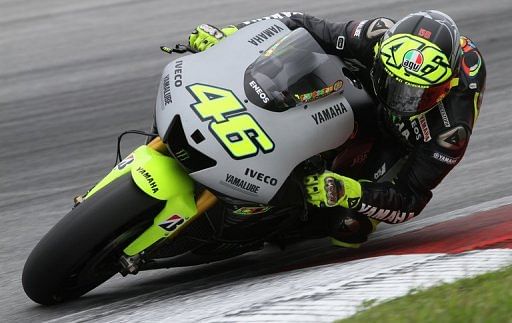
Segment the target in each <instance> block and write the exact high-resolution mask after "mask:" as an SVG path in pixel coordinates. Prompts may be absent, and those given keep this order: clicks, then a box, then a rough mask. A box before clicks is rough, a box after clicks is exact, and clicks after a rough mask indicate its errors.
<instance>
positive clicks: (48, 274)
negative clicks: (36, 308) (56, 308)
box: [22, 175, 164, 305]
mask: <svg viewBox="0 0 512 323" xmlns="http://www.w3.org/2000/svg"><path fill="white" fill-rule="evenodd" d="M163 206H164V202H163V201H160V200H156V199H154V198H152V197H150V196H148V195H147V194H145V193H144V192H142V191H141V190H139V189H138V188H137V186H136V185H135V183H134V182H133V181H132V179H131V176H129V175H126V176H123V177H122V178H120V179H118V180H116V181H114V182H113V183H111V184H110V185H108V186H107V187H105V188H103V189H102V190H100V191H98V192H97V193H96V194H94V195H93V196H91V197H90V198H88V199H86V200H85V201H84V202H82V203H81V204H80V205H78V206H77V207H76V208H74V209H73V210H71V212H69V213H68V214H67V215H66V216H65V217H64V218H63V219H62V220H60V221H59V222H58V223H57V224H56V225H55V226H54V227H53V228H52V229H51V230H50V231H49V232H48V233H47V234H46V235H45V236H44V237H43V239H42V240H41V241H40V242H39V243H38V244H37V246H36V247H35V248H34V250H33V251H32V253H31V254H30V256H29V257H28V259H27V262H26V263H25V267H24V269H23V276H22V283H23V288H24V290H25V293H26V294H27V295H28V296H29V297H30V298H31V299H32V300H33V301H35V302H37V303H40V304H43V305H51V304H55V303H59V302H63V301H66V300H70V299H73V298H77V297H79V296H81V295H83V294H85V293H87V292H88V291H90V290H92V289H94V288H95V287H97V286H99V285H100V284H102V283H103V282H105V281H106V280H108V279H109V278H110V277H112V276H113V275H115V274H116V273H117V272H119V270H120V266H119V257H120V256H121V254H122V250H123V249H124V248H125V247H126V246H127V245H128V244H129V243H130V242H131V241H133V239H134V238H135V237H137V236H138V235H139V234H140V233H141V232H142V231H143V230H144V229H145V228H147V227H148V226H149V225H150V223H151V220H153V217H154V216H155V215H156V214H157V213H158V212H159V211H160V210H161V209H162V208H163Z"/></svg>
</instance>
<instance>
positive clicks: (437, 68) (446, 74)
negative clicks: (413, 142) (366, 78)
mask: <svg viewBox="0 0 512 323" xmlns="http://www.w3.org/2000/svg"><path fill="white" fill-rule="evenodd" d="M374 50H375V60H374V64H373V68H372V70H371V78H372V82H373V88H374V91H375V94H376V95H377V97H378V99H379V101H380V102H381V103H382V105H383V106H384V108H385V109H387V110H388V111H389V112H390V113H392V114H394V115H397V116H403V117H411V116H414V115H418V114H421V113H424V112H426V111H428V110H430V109H432V108H433V107H434V106H436V105H437V104H438V103H439V102H440V101H441V100H442V99H443V98H444V97H445V96H446V95H447V94H448V92H449V91H450V89H451V87H452V86H454V85H455V84H456V82H455V81H454V75H457V68H458V66H459V60H460V56H461V53H462V50H461V47H460V35H459V30H458V28H457V26H456V25H455V22H454V21H453V20H452V19H451V18H450V17H449V16H448V15H446V14H444V13H442V12H440V11H435V10H427V11H420V12H417V13H413V14H410V15H408V16H407V17H405V18H403V19H402V20H400V21H398V22H397V23H396V24H395V25H394V26H393V27H391V28H390V29H389V30H388V31H387V32H386V33H385V34H384V35H383V36H382V38H381V39H380V42H379V43H378V44H377V45H376V46H375V48H374Z"/></svg>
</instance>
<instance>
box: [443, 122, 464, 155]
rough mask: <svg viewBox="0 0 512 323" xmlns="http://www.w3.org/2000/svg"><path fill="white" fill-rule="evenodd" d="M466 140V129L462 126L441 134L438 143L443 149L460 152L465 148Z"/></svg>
mask: <svg viewBox="0 0 512 323" xmlns="http://www.w3.org/2000/svg"><path fill="white" fill-rule="evenodd" d="M466 138H467V133H466V129H464V128H463V127H462V126H458V127H456V128H453V129H450V130H448V131H446V132H443V133H442V134H440V135H439V137H437V143H438V144H439V146H441V147H443V148H446V149H451V150H458V149H461V148H462V147H464V144H465V143H466Z"/></svg>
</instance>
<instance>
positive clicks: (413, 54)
mask: <svg viewBox="0 0 512 323" xmlns="http://www.w3.org/2000/svg"><path fill="white" fill-rule="evenodd" d="M422 64H423V54H422V53H421V52H420V51H418V50H416V49H411V50H410V51H408V52H407V53H405V55H404V60H403V63H402V66H403V67H404V69H405V70H406V71H409V72H418V71H419V70H420V68H421V65H422Z"/></svg>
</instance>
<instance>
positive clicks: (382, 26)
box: [366, 18, 394, 39]
mask: <svg viewBox="0 0 512 323" xmlns="http://www.w3.org/2000/svg"><path fill="white" fill-rule="evenodd" d="M393 25H394V22H393V21H391V20H390V19H387V18H379V19H376V20H374V21H373V22H372V23H371V24H370V26H369V27H368V31H367V32H366V37H368V39H373V38H376V37H380V36H381V35H382V34H384V33H385V32H386V30H388V29H389V28H391V27H393Z"/></svg>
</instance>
